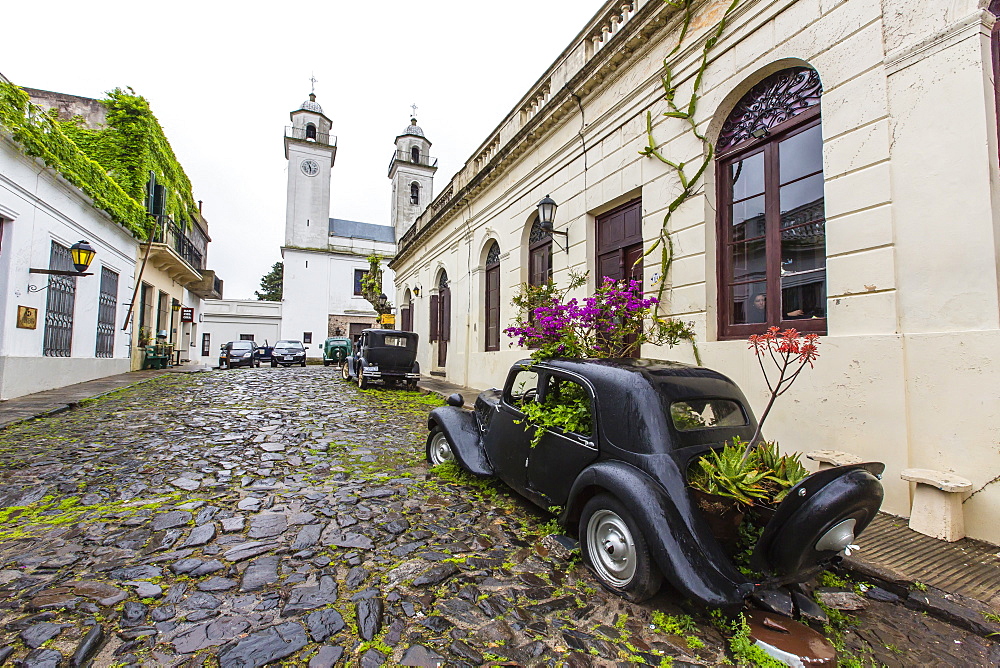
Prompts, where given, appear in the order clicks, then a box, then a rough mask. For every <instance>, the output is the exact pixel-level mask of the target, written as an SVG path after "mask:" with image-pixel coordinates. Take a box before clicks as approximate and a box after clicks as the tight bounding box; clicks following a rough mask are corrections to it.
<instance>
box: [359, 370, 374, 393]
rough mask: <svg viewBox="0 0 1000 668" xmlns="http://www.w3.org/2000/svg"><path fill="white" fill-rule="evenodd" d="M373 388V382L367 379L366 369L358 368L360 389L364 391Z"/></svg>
mask: <svg viewBox="0 0 1000 668" xmlns="http://www.w3.org/2000/svg"><path fill="white" fill-rule="evenodd" d="M370 386H371V381H369V380H368V378H366V377H365V368H364V367H363V366H359V367H358V387H360V388H361V389H362V390H367V389H368V388H369V387H370Z"/></svg>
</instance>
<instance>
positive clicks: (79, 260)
mask: <svg viewBox="0 0 1000 668" xmlns="http://www.w3.org/2000/svg"><path fill="white" fill-rule="evenodd" d="M69 254H70V257H71V258H72V259H73V266H74V267H75V268H76V271H67V270H65V269H37V268H35V267H31V268H29V269H28V273H29V274H47V275H49V276H93V274H92V273H87V269H89V268H90V263H91V262H93V261H94V256H95V255H97V251H95V250H94V248H93V247H92V246H91V245H90V244H89V243H87V242H86V241H77V242H76V243H75V244H73V245H72V246H70V247H69ZM47 287H49V286H47V285H46V286H45V287H44V288H39V287H37V286H34V285H29V286H28V292H29V293H31V292H41V291H42V290H44V289H45V288H47Z"/></svg>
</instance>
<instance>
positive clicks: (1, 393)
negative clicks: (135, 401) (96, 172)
mask: <svg viewBox="0 0 1000 668" xmlns="http://www.w3.org/2000/svg"><path fill="white" fill-rule="evenodd" d="M0 219H3V223H2V224H3V237H2V241H0V285H2V286H3V289H2V290H0V399H10V398H13V397H17V396H23V395H25V394H31V393H33V392H40V391H42V390H47V389H52V388H55V387H62V386H65V385H70V384H73V383H79V382H83V381H87V380H93V379H95V378H101V377H104V376H109V375H113V374H117V373H124V372H126V371H128V370H129V356H130V347H129V335H130V333H129V332H123V331H121V327H122V323H123V321H124V315H125V311H126V309H127V307H128V303H129V302H130V301H131V299H132V286H133V283H132V281H133V276H134V273H135V256H136V249H137V246H138V244H137V242H136V240H135V239H134V238H133V237H132V236H131V234H130V233H128V232H127V231H125V230H124V229H123V228H122V227H121V226H119V225H117V224H116V223H114V222H113V221H112V220H111V219H110V218H109V217H108V216H107V215H106V214H104V213H103V212H101V211H99V210H97V209H95V208H94V207H93V205H92V204H91V202H90V200H89V199H88V198H87V197H86V196H85V195H83V193H82V192H80V191H79V190H78V189H77V188H76V187H74V186H72V185H71V184H69V183H68V182H67V181H66V180H65V179H63V178H62V177H60V176H59V175H57V174H56V173H55V172H54V171H53V170H51V169H49V168H47V167H45V165H44V164H43V163H42V162H41V161H36V160H34V159H31V158H28V157H25V156H24V155H22V154H21V152H20V151H19V150H18V149H17V147H16V145H15V144H14V143H13V142H12V141H11V140H10V139H9V138H8V137H7V136H0ZM81 239H82V240H85V241H88V242H89V243H90V245H91V246H93V247H94V249H95V250H96V251H97V254H96V255H95V257H94V260H93V263H92V264H91V266H90V271H91V272H93V274H94V275H93V276H85V277H80V278H76V279H75V280H76V301H75V307H74V312H73V339H72V356H71V357H45V356H43V355H42V350H43V338H44V332H45V311H46V298H47V296H48V290H42V291H40V292H28V286H29V285H32V286H36V287H40V288H44V287H45V286H46V285H47V284H48V277H47V276H45V275H43V274H32V273H29V271H28V270H29V268H32V267H34V268H42V269H44V268H48V266H49V253H50V247H51V243H52V242H53V241H56V242H58V243H60V244H61V245H63V246H66V247H69V246H72V245H73V244H74V243H76V242H77V241H80V240H81ZM102 267H107V268H109V269H111V270H113V271H114V272H116V273H117V274H118V303H117V309H116V311H117V316H116V326H115V341H114V352H113V357H112V358H98V357H97V356H96V345H97V311H98V299H99V295H100V286H101V268H102ZM18 306H30V307H34V308H37V309H38V326H37V328H36V329H34V330H31V329H19V328H17V326H16V323H17V310H18V309H17V307H18Z"/></svg>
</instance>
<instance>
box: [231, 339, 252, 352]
mask: <svg viewBox="0 0 1000 668" xmlns="http://www.w3.org/2000/svg"><path fill="white" fill-rule="evenodd" d="M233 350H253V342H252V341H233Z"/></svg>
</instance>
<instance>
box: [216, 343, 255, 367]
mask: <svg viewBox="0 0 1000 668" xmlns="http://www.w3.org/2000/svg"><path fill="white" fill-rule="evenodd" d="M255 350H257V346H256V344H254V342H253V341H230V342H229V343H224V344H222V349H221V350H220V351H219V368H220V369H233V368H235V367H238V366H260V360H258V359H256V358H255V357H254V351H255Z"/></svg>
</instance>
